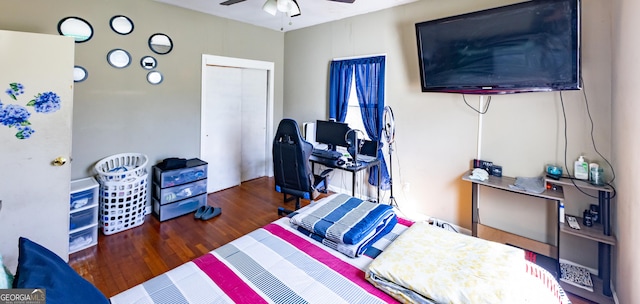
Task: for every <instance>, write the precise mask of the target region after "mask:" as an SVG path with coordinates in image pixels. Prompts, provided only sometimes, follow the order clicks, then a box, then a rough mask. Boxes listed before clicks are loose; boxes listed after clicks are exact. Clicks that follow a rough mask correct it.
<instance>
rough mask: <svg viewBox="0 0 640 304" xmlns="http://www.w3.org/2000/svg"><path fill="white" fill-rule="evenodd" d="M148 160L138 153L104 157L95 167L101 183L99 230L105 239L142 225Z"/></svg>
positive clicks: (145, 200) (145, 199)
mask: <svg viewBox="0 0 640 304" xmlns="http://www.w3.org/2000/svg"><path fill="white" fill-rule="evenodd" d="M147 161H148V158H147V156H146V155H144V154H140V153H122V154H117V155H113V156H109V157H106V158H104V159H102V160H100V161H98V163H97V164H96V165H95V171H96V172H97V173H98V178H97V180H98V183H100V195H99V196H100V226H101V227H102V232H103V233H104V234H105V235H109V234H113V233H116V232H120V231H123V230H126V229H130V228H133V227H137V226H140V225H142V224H143V223H144V216H145V205H146V203H147V189H148V186H147V184H148V181H147V178H148V174H147V168H146V165H147Z"/></svg>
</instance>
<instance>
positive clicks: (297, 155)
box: [272, 118, 332, 215]
mask: <svg viewBox="0 0 640 304" xmlns="http://www.w3.org/2000/svg"><path fill="white" fill-rule="evenodd" d="M312 150H313V145H312V144H311V143H309V142H307V141H306V140H304V138H302V136H301V135H300V129H299V128H298V123H296V121H295V120H292V119H288V118H285V119H283V120H281V121H280V124H278V130H277V131H276V135H275V138H274V139H273V149H272V153H273V174H274V177H275V180H276V191H278V192H280V193H283V195H284V201H285V202H289V201H292V200H294V199H295V201H296V204H295V210H298V209H299V208H300V199H301V198H302V199H307V200H313V199H315V198H316V197H317V196H318V195H319V192H322V193H326V191H327V183H328V179H327V176H328V174H329V172H331V171H332V169H327V170H324V171H323V172H322V173H321V174H320V175H314V174H313V172H312V171H311V164H310V163H309V157H310V156H311V152H312ZM287 195H290V197H288V198H287ZM293 211H294V210H287V209H285V208H282V207H280V208H278V214H279V215H287V214H290V213H291V212H293Z"/></svg>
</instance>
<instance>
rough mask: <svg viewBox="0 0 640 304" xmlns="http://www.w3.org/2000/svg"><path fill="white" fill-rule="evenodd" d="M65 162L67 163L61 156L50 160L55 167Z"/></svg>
mask: <svg viewBox="0 0 640 304" xmlns="http://www.w3.org/2000/svg"><path fill="white" fill-rule="evenodd" d="M66 163H67V159H66V158H64V157H62V156H59V157H56V159H54V160H53V161H52V162H51V164H52V165H54V166H57V167H59V166H62V165H64V164H66Z"/></svg>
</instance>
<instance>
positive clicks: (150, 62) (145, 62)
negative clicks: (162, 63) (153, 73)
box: [140, 56, 158, 70]
mask: <svg viewBox="0 0 640 304" xmlns="http://www.w3.org/2000/svg"><path fill="white" fill-rule="evenodd" d="M140 65H141V66H142V68H143V69H145V70H153V69H155V68H156V66H158V62H157V61H156V59H155V58H153V57H151V56H144V57H142V59H140Z"/></svg>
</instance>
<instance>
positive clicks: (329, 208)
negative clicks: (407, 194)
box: [291, 194, 395, 245]
mask: <svg viewBox="0 0 640 304" xmlns="http://www.w3.org/2000/svg"><path fill="white" fill-rule="evenodd" d="M391 217H395V213H394V211H393V208H392V207H391V206H389V205H380V204H376V203H371V202H367V201H363V200H361V199H358V198H355V197H352V196H349V195H346V194H334V195H332V196H330V197H327V198H325V199H323V200H320V201H318V202H314V203H313V204H311V205H309V206H307V207H306V208H303V209H300V210H299V212H296V213H295V214H294V215H293V216H292V217H291V224H293V225H295V226H299V227H302V228H304V229H306V230H307V231H309V232H312V233H314V234H317V235H319V236H321V237H322V238H325V239H328V240H331V241H333V242H336V243H339V244H348V245H353V244H357V243H359V242H361V241H362V240H363V239H364V238H365V237H367V236H368V235H370V234H371V232H372V231H375V230H376V229H379V227H382V226H384V225H386V223H388V222H389V219H390V218H391Z"/></svg>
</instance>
